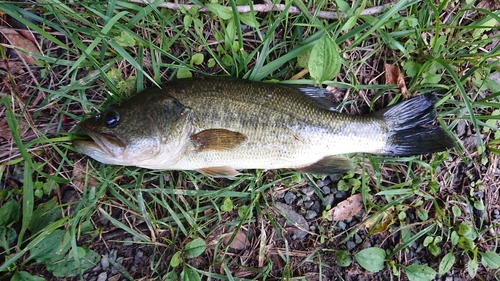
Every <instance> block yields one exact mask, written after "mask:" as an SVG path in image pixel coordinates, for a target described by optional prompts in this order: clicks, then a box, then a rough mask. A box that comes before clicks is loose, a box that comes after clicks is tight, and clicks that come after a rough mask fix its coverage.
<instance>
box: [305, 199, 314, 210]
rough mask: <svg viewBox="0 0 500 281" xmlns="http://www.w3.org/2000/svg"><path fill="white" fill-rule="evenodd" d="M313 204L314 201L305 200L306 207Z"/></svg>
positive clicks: (308, 207)
mask: <svg viewBox="0 0 500 281" xmlns="http://www.w3.org/2000/svg"><path fill="white" fill-rule="evenodd" d="M313 204H314V202H313V201H304V207H306V209H310V208H311V207H312V205H313Z"/></svg>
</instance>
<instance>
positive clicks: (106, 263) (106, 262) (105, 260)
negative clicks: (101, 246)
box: [101, 256, 109, 270]
mask: <svg viewBox="0 0 500 281" xmlns="http://www.w3.org/2000/svg"><path fill="white" fill-rule="evenodd" d="M101 267H102V270H106V269H108V267H109V260H108V257H106V256H102V257H101Z"/></svg>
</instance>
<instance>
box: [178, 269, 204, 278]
mask: <svg viewBox="0 0 500 281" xmlns="http://www.w3.org/2000/svg"><path fill="white" fill-rule="evenodd" d="M181 280H182V281H200V280H201V277H200V275H199V274H198V272H196V270H194V269H192V268H189V267H187V268H184V270H183V271H182V272H181Z"/></svg>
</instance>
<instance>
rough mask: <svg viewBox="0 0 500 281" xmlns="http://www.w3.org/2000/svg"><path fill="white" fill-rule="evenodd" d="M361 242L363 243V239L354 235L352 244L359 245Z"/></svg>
mask: <svg viewBox="0 0 500 281" xmlns="http://www.w3.org/2000/svg"><path fill="white" fill-rule="evenodd" d="M361 242H363V239H362V238H361V236H359V234H357V233H356V234H354V243H356V244H360V243H361Z"/></svg>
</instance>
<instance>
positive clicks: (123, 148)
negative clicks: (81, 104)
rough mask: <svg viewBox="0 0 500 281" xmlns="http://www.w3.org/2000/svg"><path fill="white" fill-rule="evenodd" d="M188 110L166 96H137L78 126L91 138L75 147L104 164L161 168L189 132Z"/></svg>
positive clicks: (75, 144)
mask: <svg viewBox="0 0 500 281" xmlns="http://www.w3.org/2000/svg"><path fill="white" fill-rule="evenodd" d="M189 116H190V109H188V108H186V107H184V106H183V105H182V104H180V103H179V102H178V101H177V100H176V99H175V98H173V97H171V96H169V95H160V94H153V95H152V94H148V93H145V95H140V94H138V95H136V96H134V97H132V98H131V99H130V100H128V101H126V102H124V103H123V104H122V105H120V106H118V107H115V108H112V109H109V110H107V111H104V112H102V113H99V114H96V115H94V116H92V117H90V118H88V119H86V120H84V121H82V122H81V123H80V124H79V126H80V128H81V129H82V130H83V131H84V132H85V133H86V134H87V135H88V136H89V137H90V139H87V140H75V141H74V142H73V145H74V147H75V148H76V150H78V151H79V152H81V153H84V154H87V155H88V156H90V157H92V158H94V159H95V160H97V161H99V162H102V163H104V164H113V165H124V166H138V167H146V168H162V167H163V166H165V165H167V164H168V163H169V162H171V161H173V160H174V159H176V158H177V157H178V156H179V154H180V153H181V152H182V151H183V150H182V149H183V148H182V147H183V145H184V144H185V143H186V142H188V139H189V134H190V132H191V127H192V126H190V122H189Z"/></svg>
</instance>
